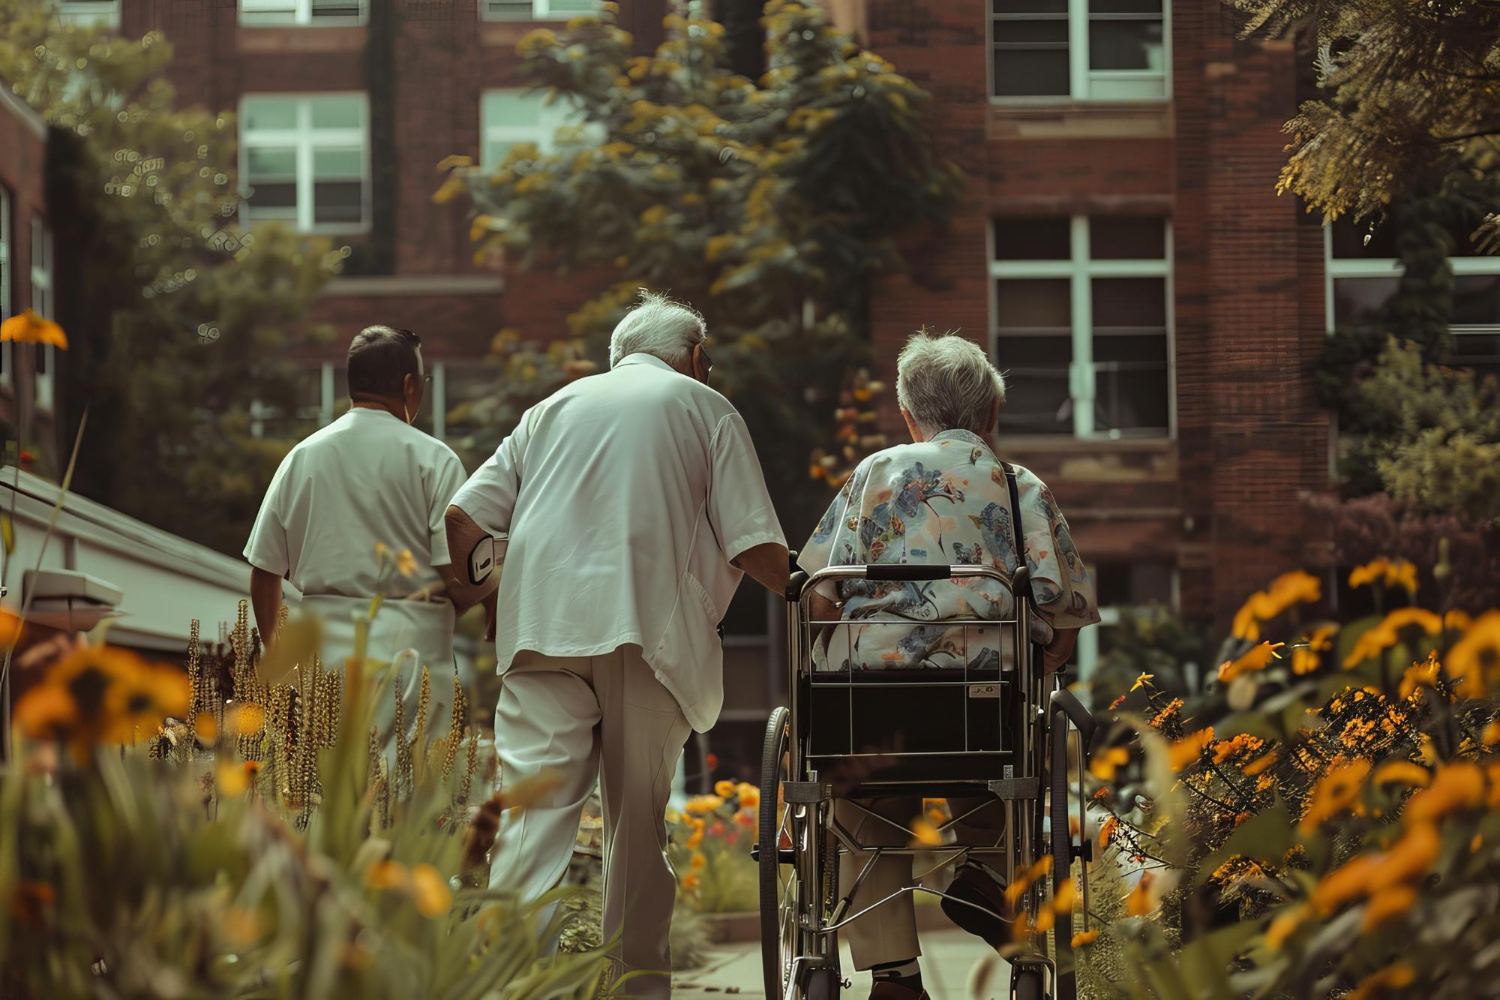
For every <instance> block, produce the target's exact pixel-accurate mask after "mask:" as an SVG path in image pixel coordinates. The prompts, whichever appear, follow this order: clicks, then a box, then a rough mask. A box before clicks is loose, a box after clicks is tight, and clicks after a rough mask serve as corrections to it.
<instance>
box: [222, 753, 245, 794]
mask: <svg viewBox="0 0 1500 1000" xmlns="http://www.w3.org/2000/svg"><path fill="white" fill-rule="evenodd" d="M214 787H215V789H216V790H217V792H218V794H219V797H220V798H234V797H235V796H238V795H244V794H245V789H247V788H249V787H250V777H249V775H247V774H246V773H245V769H244V768H243V767H235V766H234V765H233V764H231V763H229V762H228V761H224V762H221V763H220V764H219V766H218V767H216V768H215V769H214Z"/></svg>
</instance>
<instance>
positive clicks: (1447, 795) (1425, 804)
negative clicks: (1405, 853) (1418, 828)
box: [1401, 761, 1484, 826]
mask: <svg viewBox="0 0 1500 1000" xmlns="http://www.w3.org/2000/svg"><path fill="white" fill-rule="evenodd" d="M1483 804H1484V772H1482V771H1481V770H1480V769H1479V766H1478V765H1476V764H1472V763H1470V762H1468V761H1455V762H1454V763H1452V764H1448V765H1446V766H1444V767H1440V768H1438V772H1437V774H1436V775H1434V776H1433V778H1432V784H1430V785H1428V786H1427V787H1426V788H1424V789H1422V790H1421V791H1420V792H1417V793H1416V794H1415V795H1413V796H1412V797H1411V799H1410V800H1408V801H1407V803H1406V811H1405V812H1404V813H1402V817H1401V818H1402V821H1403V822H1404V823H1406V824H1407V825H1408V826H1410V825H1412V824H1417V823H1426V822H1428V821H1430V820H1435V819H1439V818H1441V817H1443V816H1446V815H1447V814H1448V813H1450V812H1456V811H1458V810H1461V809H1477V808H1479V807H1480V806H1481V805H1483Z"/></svg>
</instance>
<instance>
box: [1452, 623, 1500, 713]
mask: <svg viewBox="0 0 1500 1000" xmlns="http://www.w3.org/2000/svg"><path fill="white" fill-rule="evenodd" d="M1447 668H1448V674H1449V676H1451V677H1453V678H1454V679H1455V680H1457V681H1458V682H1459V683H1458V693H1459V695H1460V696H1462V697H1464V698H1483V697H1484V695H1485V692H1486V691H1488V690H1489V685H1490V683H1491V682H1492V681H1494V680H1495V679H1496V678H1497V675H1500V611H1489V612H1486V613H1485V614H1483V615H1481V616H1480V617H1479V618H1478V619H1476V620H1475V622H1474V624H1472V625H1470V626H1469V628H1468V629H1467V630H1466V631H1465V632H1464V637H1463V638H1462V639H1460V640H1458V642H1456V643H1454V645H1453V648H1452V649H1450V650H1449V651H1448V658H1447Z"/></svg>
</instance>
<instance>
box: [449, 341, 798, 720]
mask: <svg viewBox="0 0 1500 1000" xmlns="http://www.w3.org/2000/svg"><path fill="white" fill-rule="evenodd" d="M453 503H454V504H455V505H456V506H458V507H459V508H461V509H462V510H463V511H464V512H465V513H466V514H468V515H469V516H470V517H471V518H473V519H474V521H475V523H476V524H478V525H479V526H480V527H481V528H484V529H486V530H488V531H490V532H492V533H494V534H501V533H508V534H509V536H510V537H509V547H508V549H507V551H506V554H505V563H504V567H503V571H502V573H501V576H500V593H499V598H498V614H497V625H496V636H497V638H496V642H495V647H496V648H495V655H496V660H497V663H498V665H499V669H500V671H501V672H502V673H503V672H504V671H505V670H506V669H507V668H509V666H510V664H511V660H512V659H513V658H514V657H515V654H516V653H517V652H518V651H520V650H532V651H534V652H538V653H541V654H543V655H546V656H598V655H602V654H605V653H609V652H612V651H613V650H615V649H618V648H619V647H620V646H623V645H629V644H634V645H637V646H640V647H641V651H642V654H643V655H644V657H645V659H646V662H647V663H649V664H650V665H651V668H652V670H653V671H654V672H655V674H656V676H657V678H658V679H659V680H660V681H661V682H662V684H663V685H664V686H665V687H666V688H667V690H669V691H671V692H672V694H673V696H674V697H676V699H677V702H678V704H679V705H681V706H682V711H683V714H684V715H685V716H686V717H687V720H688V722H689V723H691V724H692V726H693V728H695V729H697V730H699V731H703V730H706V729H708V728H709V727H710V726H712V725H713V724H714V721H715V720H716V719H717V718H718V716H719V709H720V708H721V707H722V706H723V703H724V652H723V648H722V647H721V646H720V644H719V639H718V635H717V634H716V632H715V629H716V627H717V625H718V623H719V621H720V620H721V619H722V618H723V617H724V612H725V610H726V609H727V608H728V607H729V600H730V598H731V597H733V596H734V591H735V588H736V587H738V586H739V582H740V577H741V576H742V575H743V574H742V573H741V572H740V571H739V570H738V569H735V568H734V567H733V566H732V565H731V564H730V560H732V559H734V558H735V557H736V556H738V555H739V554H740V553H742V552H744V551H746V550H747V549H750V548H753V547H754V546H757V545H762V544H765V543H767V542H775V543H777V544H780V545H785V544H786V539H785V536H783V535H782V533H781V525H780V524H779V523H778V522H777V520H776V512H775V510H774V509H773V508H772V506H771V498H770V496H769V495H768V494H767V492H766V484H765V479H764V477H763V476H762V474H761V469H760V463H759V461H758V460H757V459H756V457H755V446H754V444H752V443H751V441H750V433H749V431H748V430H747V429H746V427H745V421H744V419H743V418H741V417H740V415H739V413H738V412H736V411H735V409H734V407H733V406H732V405H731V404H730V402H729V401H728V400H727V399H725V398H724V397H723V396H721V395H720V394H719V393H718V392H716V391H714V390H713V389H710V388H709V387H708V386H706V385H703V384H702V383H700V382H698V381H696V380H695V379H691V378H689V377H687V376H686V375H682V374H680V373H678V372H676V371H673V370H672V368H671V367H670V366H669V365H667V364H666V362H664V361H661V360H660V359H658V358H656V357H653V356H651V355H648V354H632V355H629V356H628V357H626V358H623V359H621V361H620V362H619V363H618V364H617V365H616V366H615V367H614V369H613V370H612V371H610V372H607V373H605V374H600V375H594V376H590V377H588V378H583V379H579V380H578V381H576V382H574V383H572V384H570V385H568V386H566V387H564V388H562V389H560V390H558V391H557V392H556V393H554V394H553V395H551V396H550V397H548V398H547V399H545V400H543V401H542V402H540V403H538V404H537V405H535V406H533V407H532V408H531V409H529V410H527V411H526V413H524V414H523V415H522V416H521V421H520V424H519V425H518V426H517V427H516V429H515V431H514V432H513V433H512V434H511V435H510V436H509V437H508V438H506V439H505V441H504V442H502V443H501V445H500V447H499V448H498V449H497V450H496V452H495V454H494V456H493V457H492V458H490V460H489V461H488V462H486V463H485V464H484V465H483V466H481V467H480V469H479V471H478V472H476V473H474V475H473V476H472V477H471V478H470V479H469V481H468V482H467V483H466V484H464V487H463V488H462V489H461V490H459V491H458V495H457V496H456V497H454V498H453ZM460 561H463V559H462V558H461V559H460Z"/></svg>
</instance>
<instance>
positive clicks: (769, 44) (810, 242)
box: [435, 0, 958, 508]
mask: <svg viewBox="0 0 1500 1000" xmlns="http://www.w3.org/2000/svg"><path fill="white" fill-rule="evenodd" d="M610 7H611V5H609V4H606V5H605V10H604V11H603V12H602V14H601V15H600V16H599V17H583V18H575V19H574V20H572V21H570V22H568V24H567V25H566V27H565V28H563V29H562V30H560V31H556V32H554V31H552V30H549V29H543V30H538V31H535V32H532V33H531V34H529V35H527V36H526V37H525V38H524V39H523V40H522V41H521V43H520V45H519V47H518V51H519V53H520V55H521V59H522V67H521V68H522V73H523V75H524V77H525V78H526V79H528V80H529V81H530V82H531V83H533V84H534V85H535V86H536V87H538V88H539V89H542V90H544V91H546V92H548V93H549V94H550V99H551V100H553V101H557V102H562V103H564V104H567V105H569V106H570V107H571V108H572V110H573V119H574V120H575V122H576V123H577V124H575V125H574V126H571V127H565V128H562V129H560V130H559V131H558V134H557V137H556V140H557V141H556V144H555V148H554V150H553V151H551V152H543V151H542V150H541V149H540V148H538V147H537V146H536V145H531V144H520V145H517V146H516V147H514V148H513V149H512V150H511V151H510V153H509V155H508V156H507V157H506V159H505V160H504V162H503V163H501V164H500V165H499V166H498V168H497V169H495V170H493V171H486V170H483V169H480V168H479V167H476V166H474V165H472V164H471V163H469V162H468V161H467V160H465V159H462V158H450V160H449V161H446V163H445V165H446V167H447V169H448V171H449V176H448V179H447V181H446V183H445V184H444V185H443V186H442V188H440V189H439V191H438V192H437V194H436V195H435V197H436V199H437V200H439V201H445V200H448V199H451V198H455V197H459V196H466V197H468V198H469V199H470V200H471V201H472V203H473V205H474V212H475V217H474V223H473V231H472V233H471V236H473V237H474V242H475V245H476V250H477V252H478V253H479V254H480V255H482V256H503V257H504V259H505V260H506V261H507V262H508V263H510V264H512V265H514V266H516V267H519V268H522V269H530V268H537V269H547V270H554V271H559V272H563V271H569V270H576V269H582V268H606V269H612V270H614V271H615V272H616V275H617V277H616V281H615V283H613V284H612V285H611V287H610V288H609V289H607V290H606V291H605V292H604V294H603V295H601V296H599V297H598V298H596V299H594V300H592V301H590V302H586V303H580V308H579V310H578V311H577V312H576V313H575V315H574V316H573V317H572V319H571V320H570V332H571V334H572V337H573V339H574V343H573V344H572V345H569V346H568V347H566V348H563V349H555V348H554V349H553V352H552V354H550V355H549V354H547V352H546V351H545V350H543V349H541V348H540V347H538V346H536V345H524V344H519V343H517V342H515V341H511V342H509V343H507V344H505V345H501V346H502V352H501V353H502V357H503V358H504V360H505V363H506V365H507V373H508V374H509V375H510V376H511V377H510V378H507V379H506V380H504V381H505V382H506V383H507V386H506V388H505V389H504V390H503V391H504V392H506V393H509V394H511V396H510V400H506V399H505V398H504V397H502V398H501V400H500V401H497V402H495V403H494V404H492V405H490V406H489V407H488V409H489V413H490V415H491V416H492V417H495V418H496V420H495V423H493V424H491V426H490V431H489V434H488V440H482V441H479V442H477V443H478V444H479V445H480V447H481V448H482V447H484V446H486V445H489V444H492V443H493V439H494V438H495V437H498V435H499V434H500V433H503V431H504V430H505V429H506V424H507V422H508V421H512V420H514V418H515V416H517V415H518V412H519V409H520V406H518V405H516V401H517V397H519V402H521V403H524V402H525V401H526V400H528V399H530V398H534V397H536V396H538V395H541V394H544V393H545V392H546V391H550V389H551V388H552V387H554V386H555V385H556V384H557V383H558V382H560V381H561V380H562V378H564V377H566V373H565V371H564V369H565V366H566V364H567V363H568V362H569V361H573V362H575V363H576V362H577V361H579V360H582V359H592V360H594V361H595V362H596V363H597V362H599V361H602V359H603V354H604V352H603V345H604V343H605V340H606V339H607V336H608V333H609V331H610V329H611V328H612V327H613V325H614V324H615V322H617V321H618V319H619V317H620V315H621V314H622V312H623V311H624V309H625V308H626V306H627V304H628V302H629V300H630V298H631V295H632V294H633V292H634V290H635V289H636V288H637V287H640V286H648V287H651V288H656V289H662V290H670V291H671V292H672V293H673V294H674V295H677V296H679V297H681V298H685V299H687V300H688V301H690V302H691V303H693V305H695V306H696V307H698V308H699V309H701V310H702V311H703V313H704V314H705V316H706V318H707V320H708V327H709V335H710V337H711V338H712V341H711V345H710V346H711V349H712V351H713V354H714V360H715V379H716V382H717V383H718V384H719V385H721V387H722V388H724V389H725V391H726V392H727V393H728V394H730V395H731V396H732V397H733V399H734V401H735V403H736V405H737V406H738V407H739V408H740V410H741V412H742V413H743V414H744V415H745V419H746V421H747V422H748V423H749V424H750V425H751V428H752V431H753V433H754V434H755V435H756V437H757V439H758V440H761V441H766V442H771V441H775V442H777V443H778V445H779V447H777V448H776V449H774V450H773V449H767V450H766V452H765V453H763V454H762V456H761V458H762V461H763V463H764V464H765V465H766V470H767V475H768V479H769V480H770V482H771V486H772V490H773V493H774V494H775V495H776V496H777V499H778V501H779V503H781V504H787V503H791V504H793V505H797V501H798V500H799V499H800V500H803V501H804V502H805V503H806V504H807V505H808V506H809V508H811V506H813V505H814V501H815V500H821V499H823V498H824V494H825V492H826V488H827V487H826V485H823V484H821V483H817V482H814V481H813V480H811V479H810V478H809V477H808V474H807V470H808V467H809V466H808V459H807V456H808V455H809V454H810V453H811V452H812V451H813V449H814V447H815V446H817V445H819V444H822V445H824V446H831V447H830V450H833V451H835V452H836V453H837V455H838V459H836V460H835V464H837V463H838V461H840V460H842V459H843V454H842V453H843V450H844V445H845V443H846V442H844V441H839V442H837V443H834V442H831V441H830V438H831V436H832V435H830V433H829V432H828V430H827V427H826V425H827V419H828V412H829V410H830V409H832V408H833V406H832V405H831V404H833V403H834V402H835V401H836V400H838V398H839V394H840V392H841V390H845V389H848V390H849V391H855V389H856V388H858V387H854V388H851V387H850V385H849V383H847V382H846V379H847V378H848V376H849V373H850V372H851V370H853V369H855V368H857V367H858V363H859V361H860V360H861V358H862V356H863V354H864V338H863V337H862V336H861V334H862V333H863V332H864V329H865V319H864V312H865V302H866V294H865V290H866V286H867V284H868V282H869V281H870V280H871V279H872V278H873V277H874V276H875V275H877V274H879V273H880V272H882V271H884V270H888V269H890V268H893V267H896V266H898V265H899V263H900V261H899V255H898V253H897V251H896V243H895V237H896V236H897V234H898V233H900V232H901V231H903V230H905V229H908V228H909V227H911V226H913V225H916V224H919V223H923V222H932V223H935V222H940V221H941V220H942V218H943V217H944V214H945V212H946V210H947V208H948V207H949V205H950V204H951V202H952V198H953V196H954V194H955V192H956V189H957V184H958V175H957V172H956V168H954V167H952V166H951V165H949V164H946V163H944V162H942V161H941V160H940V159H939V158H938V157H937V155H936V154H935V153H934V147H933V143H932V142H931V140H930V138H929V137H928V135H927V134H926V132H925V131H924V129H923V125H922V116H921V109H922V106H923V104H924V103H925V101H926V95H925V94H924V93H923V92H922V90H921V89H920V88H918V87H917V86H916V85H915V84H913V83H912V82H911V81H910V80H908V79H907V78H905V77H903V76H901V75H900V74H899V73H897V72H896V71H895V70H894V68H893V67H892V66H891V65H890V63H888V62H886V61H885V60H884V59H881V58H880V57H879V56H877V55H875V54H874V53H871V52H867V51H864V50H863V49H861V48H860V47H859V46H858V45H856V44H854V43H853V42H852V41H851V40H850V39H849V38H848V37H847V36H845V35H843V34H841V33H839V32H838V31H837V30H835V29H834V27H833V26H832V24H831V23H830V22H829V19H828V16H827V14H826V13H825V12H824V11H823V10H822V9H821V8H819V7H817V6H815V5H811V4H806V5H805V4H802V3H798V2H792V0H773V2H771V3H769V4H767V6H766V10H765V18H764V21H763V24H764V27H765V30H766V51H767V62H766V65H767V67H768V68H767V72H766V74H765V75H764V76H763V77H762V78H761V79H760V80H759V81H752V80H749V79H746V78H745V77H742V76H738V75H736V74H735V73H733V72H732V71H730V69H728V64H729V56H728V53H727V49H726V43H725V40H724V37H723V36H724V29H723V27H722V26H721V25H720V24H718V23H716V22H714V21H708V20H686V19H684V18H681V17H678V16H675V15H674V16H672V17H669V18H667V22H666V26H667V39H666V41H665V42H663V43H662V45H661V46H660V47H658V48H657V50H656V51H655V53H653V54H652V55H649V56H636V55H632V53H631V38H630V36H629V34H628V33H626V32H625V31H623V30H621V29H620V28H619V27H618V26H617V25H616V24H615V23H614V20H613V13H612V11H611V10H610V9H609V8H610ZM575 370H576V369H575ZM528 372H534V373H535V376H536V377H534V378H532V379H530V380H525V379H522V380H520V384H519V385H518V384H517V379H516V376H517V375H524V374H527V373H528ZM720 379H722V381H719V380H720ZM865 387H867V385H866V386H865ZM859 436H860V435H856V444H857V438H858V437H859ZM816 467H817V468H820V469H825V470H826V469H827V468H828V466H826V465H824V464H823V463H822V461H821V456H820V460H819V461H818V462H817V463H816Z"/></svg>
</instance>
